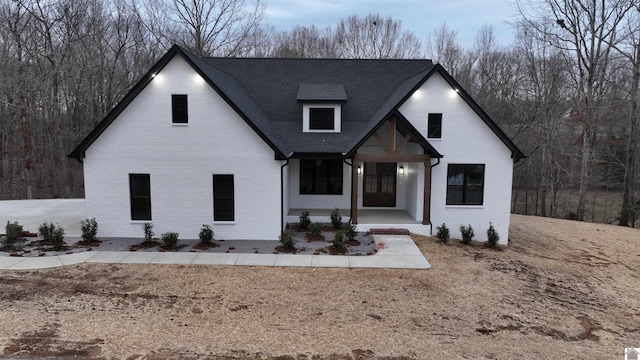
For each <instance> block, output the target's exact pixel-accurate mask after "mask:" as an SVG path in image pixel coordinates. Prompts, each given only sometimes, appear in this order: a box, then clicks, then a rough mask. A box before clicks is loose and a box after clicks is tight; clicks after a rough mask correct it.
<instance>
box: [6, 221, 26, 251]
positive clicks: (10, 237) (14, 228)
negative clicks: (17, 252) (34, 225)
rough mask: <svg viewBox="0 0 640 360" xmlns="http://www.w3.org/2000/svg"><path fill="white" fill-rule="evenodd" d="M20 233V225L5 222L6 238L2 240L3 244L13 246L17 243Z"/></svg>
mask: <svg viewBox="0 0 640 360" xmlns="http://www.w3.org/2000/svg"><path fill="white" fill-rule="evenodd" d="M21 233H22V225H20V224H18V222H17V221H15V222H12V223H10V222H8V221H7V226H6V227H5V234H6V235H7V237H6V238H5V240H4V244H5V245H6V246H13V245H14V244H15V243H16V242H17V241H18V239H20V234H21Z"/></svg>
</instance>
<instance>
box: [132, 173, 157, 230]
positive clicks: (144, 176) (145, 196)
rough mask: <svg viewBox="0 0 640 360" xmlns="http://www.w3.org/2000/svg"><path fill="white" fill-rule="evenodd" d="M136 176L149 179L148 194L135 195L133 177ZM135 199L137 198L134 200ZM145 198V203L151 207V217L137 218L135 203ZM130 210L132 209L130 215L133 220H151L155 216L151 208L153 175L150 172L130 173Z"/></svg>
mask: <svg viewBox="0 0 640 360" xmlns="http://www.w3.org/2000/svg"><path fill="white" fill-rule="evenodd" d="M134 177H140V178H145V179H146V181H147V194H146V195H134V193H133V181H132V180H133V178H134ZM134 199H135V200H134ZM144 199H146V200H145V205H147V206H148V208H149V218H141V217H139V218H136V217H135V216H134V203H136V204H137V203H138V201H141V200H144ZM129 211H130V214H129V215H130V217H131V221H151V219H152V218H153V212H152V209H151V175H150V174H139V173H132V174H129Z"/></svg>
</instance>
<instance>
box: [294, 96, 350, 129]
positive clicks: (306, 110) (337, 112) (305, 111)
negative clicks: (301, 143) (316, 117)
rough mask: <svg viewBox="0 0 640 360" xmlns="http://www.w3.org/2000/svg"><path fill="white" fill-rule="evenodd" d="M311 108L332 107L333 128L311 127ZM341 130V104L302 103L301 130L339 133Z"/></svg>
mask: <svg viewBox="0 0 640 360" xmlns="http://www.w3.org/2000/svg"><path fill="white" fill-rule="evenodd" d="M311 109H333V129H312V128H311ZM341 131H342V105H340V104H326V103H306V104H303V105H302V132H316V133H339V132H341Z"/></svg>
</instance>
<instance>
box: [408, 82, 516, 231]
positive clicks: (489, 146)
mask: <svg viewBox="0 0 640 360" xmlns="http://www.w3.org/2000/svg"><path fill="white" fill-rule="evenodd" d="M400 112H401V113H402V114H403V115H404V116H405V117H406V118H407V119H408V120H409V121H410V122H411V123H412V124H413V126H414V127H415V128H416V129H417V130H418V131H420V132H421V133H422V134H423V135H424V136H425V138H426V134H427V117H428V114H429V113H442V138H441V139H429V142H430V143H431V145H433V147H434V148H436V150H438V152H440V153H441V154H442V155H444V158H442V159H441V162H440V164H439V165H437V166H435V167H433V168H432V184H431V223H432V224H433V228H434V229H435V227H436V226H439V225H441V224H442V223H446V224H447V226H448V227H449V229H450V230H451V235H452V237H455V238H460V237H461V235H460V232H459V229H458V228H459V227H460V225H467V224H471V225H472V226H473V228H474V230H475V234H476V237H475V238H476V239H477V240H486V239H487V234H486V230H487V229H488V227H489V222H491V223H493V225H494V227H495V228H496V230H497V231H498V234H499V235H500V244H507V239H508V235H509V217H510V199H511V182H512V176H513V159H511V151H510V150H509V149H508V148H507V147H506V145H504V143H503V142H502V141H501V140H500V139H499V138H498V136H497V135H495V134H494V133H493V131H491V129H490V128H489V127H488V126H487V125H486V124H485V123H484V122H483V121H482V119H480V117H478V115H477V114H476V113H475V112H474V111H473V110H472V109H471V108H470V107H469V106H468V105H467V103H466V102H465V101H464V100H463V99H462V98H461V97H460V95H459V94H458V93H457V92H456V91H455V90H454V89H452V88H451V86H450V85H449V84H448V83H447V82H446V81H445V80H444V79H443V78H442V77H441V76H440V75H439V74H434V75H433V76H432V77H431V78H429V79H428V80H427V81H426V82H425V83H424V84H423V85H422V86H421V88H420V89H418V90H417V91H416V92H415V93H414V94H413V95H412V96H411V98H410V99H408V100H407V102H405V103H404V104H403V105H402V107H401V108H400ZM433 162H434V163H435V160H433ZM448 164H485V174H484V175H485V181H484V199H483V205H482V206H460V205H446V194H447V165H448ZM434 233H435V230H434Z"/></svg>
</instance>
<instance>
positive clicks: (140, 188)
mask: <svg viewBox="0 0 640 360" xmlns="http://www.w3.org/2000/svg"><path fill="white" fill-rule="evenodd" d="M129 195H130V198H131V220H151V182H150V178H149V174H129Z"/></svg>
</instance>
